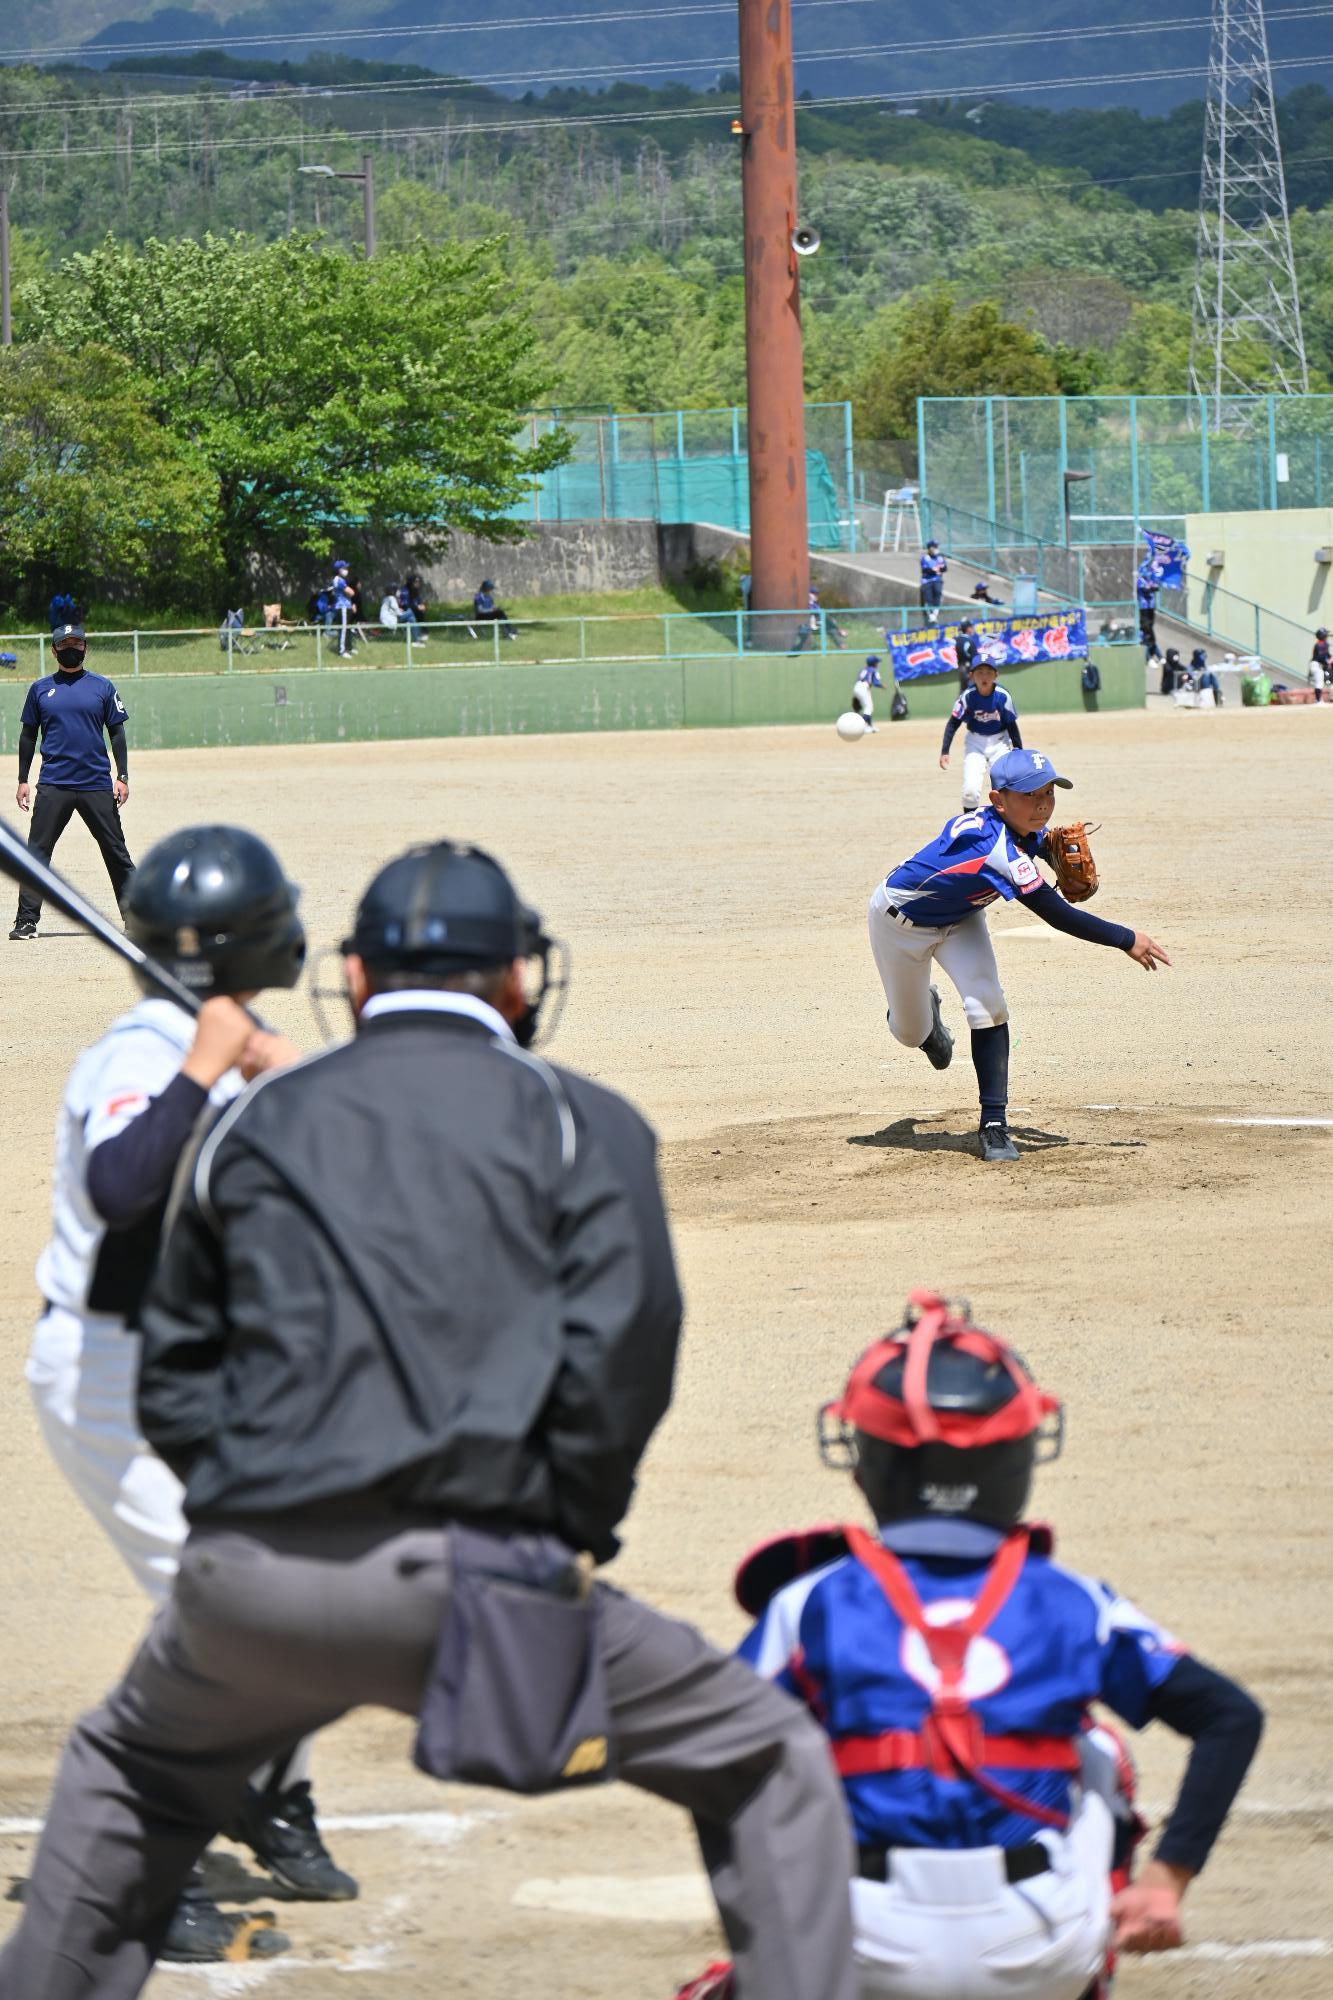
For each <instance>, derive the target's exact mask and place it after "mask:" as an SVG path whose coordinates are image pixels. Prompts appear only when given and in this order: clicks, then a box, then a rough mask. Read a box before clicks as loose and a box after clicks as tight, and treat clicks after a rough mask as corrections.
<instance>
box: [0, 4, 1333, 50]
mask: <svg viewBox="0 0 1333 2000" xmlns="http://www.w3.org/2000/svg"><path fill="white" fill-rule="evenodd" d="M870 4H873V0H792V6H793V8H798V7H799V8H801V9H802V10H809V9H815V8H823V7H844V8H845V7H854V6H864V5H870ZM1322 11H1323V10H1322V9H1319V8H1309V7H1300V6H1298V7H1282V8H1275V9H1273V10H1272V11H1271V12H1270V13H1269V16H1268V18H1269V20H1270V21H1286V20H1301V19H1304V18H1306V17H1307V16H1308V15H1310V14H1314V13H1319V12H1322ZM704 14H711V15H718V14H725V15H727V16H728V17H729V18H730V19H732V20H734V19H735V17H736V8H735V3H734V0H694V4H687V5H675V6H669V7H625V8H616V9H614V10H610V11H601V12H593V13H583V14H571V13H563V14H518V15H507V16H504V17H502V18H500V19H496V17H495V16H494V15H492V16H490V17H489V18H485V17H483V18H482V19H480V20H472V21H427V22H422V23H420V24H419V25H417V26H413V27H403V28H393V27H385V26H383V25H381V26H379V27H369V28H321V29H318V30H316V31H312V32H311V33H310V34H301V33H299V32H295V33H294V32H291V31H288V32H287V33H277V32H274V33H268V34H262V35H191V36H186V37H183V38H178V39H175V40H170V41H156V42H138V43H134V44H128V43H126V44H122V45H119V49H120V53H121V54H122V55H130V56H134V55H169V54H172V53H173V52H174V51H176V50H178V49H185V50H189V51H195V52H197V51H199V50H203V49H208V50H213V49H218V50H223V49H228V48H240V49H258V48H284V47H290V46H291V45H292V44H293V43H305V44H307V45H308V44H312V43H313V44H316V45H318V46H321V47H322V46H324V45H325V44H328V43H333V42H358V41H359V42H365V41H389V40H393V39H398V40H401V41H406V40H408V39H415V38H416V37H418V36H422V35H465V34H490V33H498V32H500V31H501V30H504V29H509V28H519V29H525V28H528V29H530V28H574V27H600V26H603V25H611V24H614V23H618V22H625V21H652V22H654V23H656V22H658V21H662V20H678V19H683V18H685V17H695V16H699V15H704ZM1208 18H1209V17H1208V16H1207V15H1201V16H1198V17H1194V18H1191V19H1190V20H1189V21H1186V20H1185V19H1184V18H1182V19H1180V20H1178V21H1176V22H1173V23H1169V24H1167V25H1171V26H1186V25H1189V26H1200V27H1207V26H1208ZM1145 25H1153V24H1145ZM1086 32H1087V31H1086V30H1085V29H1083V28H1081V27H1080V28H1066V29H1055V30H1052V31H1051V32H1050V33H1048V34H1046V35H1041V36H1035V37H1033V39H1036V40H1044V41H1054V40H1058V39H1060V38H1061V37H1062V36H1068V37H1077V36H1079V35H1081V34H1084V33H1086ZM1108 32H1112V31H1108ZM1125 32H1126V33H1130V32H1133V30H1132V29H1130V28H1126V29H1125ZM1005 39H1006V38H1005V37H1004V36H1003V35H998V36H992V37H984V36H983V37H981V38H980V40H981V41H983V42H984V41H987V40H990V41H996V42H1002V41H1004V40H1005ZM901 46H902V47H904V48H909V47H917V48H926V49H929V48H930V47H932V46H934V47H940V46H947V45H946V44H938V43H936V44H921V43H917V44H908V43H904V44H902V45H901ZM117 48H118V45H117V44H115V43H106V42H101V43H91V42H81V43H78V44H75V45H72V46H64V47H57V46H55V45H47V46H45V47H40V48H28V49H0V63H17V62H41V61H50V60H51V59H53V58H55V57H58V56H83V57H85V58H86V57H88V56H90V55H99V56H100V55H108V56H113V57H114V56H115V55H116V54H117Z"/></svg>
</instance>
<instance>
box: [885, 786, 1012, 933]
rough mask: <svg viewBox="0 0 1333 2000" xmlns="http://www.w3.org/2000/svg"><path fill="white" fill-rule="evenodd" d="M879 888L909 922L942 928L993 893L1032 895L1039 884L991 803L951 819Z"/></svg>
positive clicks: (979, 906) (1009, 897) (991, 899)
mask: <svg viewBox="0 0 1333 2000" xmlns="http://www.w3.org/2000/svg"><path fill="white" fill-rule="evenodd" d="M1043 838H1044V836H1043ZM1034 851H1035V852H1037V853H1040V852H1041V848H1040V847H1039V846H1037V847H1035V849H1034ZM885 887H886V888H887V889H888V891H889V895H890V897H891V899H892V901H893V903H894V905H895V906H896V908H898V909H899V910H901V911H902V913H903V915H904V916H905V917H910V918H911V920H912V922H913V923H914V924H924V925H927V926H930V927H938V928H940V929H943V928H944V927H945V926H946V925H948V924H960V923H961V922H962V921H963V918H964V917H970V916H971V914H972V912H973V911H974V910H980V909H984V908H985V906H986V904H987V903H993V902H994V901H995V899H996V897H997V896H1003V897H1004V898H1005V899H1006V901H1012V900H1013V898H1014V897H1015V896H1030V895H1032V894H1033V892H1034V891H1035V890H1037V889H1040V888H1041V887H1042V877H1041V874H1040V873H1039V871H1038V868H1037V864H1036V862H1035V861H1034V860H1033V859H1032V855H1031V854H1029V853H1026V852H1025V851H1024V849H1023V848H1022V847H1020V846H1019V844H1018V842H1017V841H1016V840H1015V838H1014V836H1013V834H1012V833H1010V831H1009V829H1008V827H1007V826H1006V825H1005V823H1004V821H1003V820H1002V819H1001V818H1000V815H999V814H998V813H997V812H996V811H995V809H994V807H993V806H985V807H983V808H982V810H981V811H979V812H969V813H963V814H961V815H960V817H959V818H958V819H951V820H950V821H949V824H948V825H947V826H946V827H945V828H944V829H943V831H942V832H941V833H940V834H939V836H938V837H937V838H936V839H935V840H932V841H930V842H929V843H928V844H927V845H926V846H925V847H923V848H921V849H920V850H919V851H918V852H917V853H916V854H914V855H912V856H911V858H910V859H909V860H907V861H900V862H899V863H898V866H897V867H896V868H895V869H893V870H892V872H891V873H890V874H889V875H888V876H887V877H886V878H885Z"/></svg>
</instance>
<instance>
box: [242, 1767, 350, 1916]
mask: <svg viewBox="0 0 1333 2000" xmlns="http://www.w3.org/2000/svg"><path fill="white" fill-rule="evenodd" d="M232 1834H233V1838H234V1839H236V1840H241V1841H244V1843H245V1845H246V1846H247V1847H248V1848H250V1849H251V1850H252V1851H253V1853H254V1854H255V1856H256V1857H257V1859H258V1860H260V1861H262V1862H263V1864H264V1866H265V1868H267V1870H268V1872H269V1874H270V1875H271V1876H272V1877H273V1879H274V1881H276V1882H281V1884H282V1886H283V1888H284V1889H286V1890H288V1891H289V1893H290V1894H291V1895H293V1896H299V1897H301V1898H302V1899H303V1900H304V1901H306V1902H310V1903H350V1902H351V1901H352V1899H353V1898H354V1897H356V1896H359V1895H360V1894H361V1884H360V1883H359V1882H358V1881H357V1879H356V1877H355V1876H354V1875H349V1874H348V1873H347V1872H346V1870H345V1869H342V1868H339V1866H338V1864H337V1863H336V1861H335V1860H334V1859H333V1856H332V1855H331V1854H330V1853H329V1850H328V1848H327V1847H326V1846H325V1845H324V1842H323V1840H322V1839H321V1838H320V1832H319V1828H318V1826H317V1825H316V1824H315V1801H314V1799H313V1797H312V1796H311V1792H310V1786H309V1785H308V1784H307V1783H305V1782H304V1780H303V1781H302V1782H301V1783H300V1784H299V1785H288V1786H287V1787H286V1789H285V1790H283V1791H273V1790H270V1789H267V1788H266V1789H265V1790H264V1791H262V1792H261V1791H256V1789H255V1787H254V1786H253V1785H247V1786H246V1788H245V1800H244V1803H243V1804H242V1806H241V1810H240V1814H239V1816H238V1819H237V1822H236V1825H235V1827H234V1828H233V1829H232Z"/></svg>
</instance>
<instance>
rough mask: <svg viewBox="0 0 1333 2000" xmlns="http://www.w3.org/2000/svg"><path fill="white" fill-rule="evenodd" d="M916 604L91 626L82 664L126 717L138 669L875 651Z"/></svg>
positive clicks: (27, 675) (43, 640)
mask: <svg viewBox="0 0 1333 2000" xmlns="http://www.w3.org/2000/svg"><path fill="white" fill-rule="evenodd" d="M921 622H922V614H921V611H920V609H919V608H918V607H917V606H916V605H901V604H895V605H886V606H885V605H879V606H877V605H870V606H865V605H854V606H847V607H846V608H843V607H838V608H837V609H832V608H830V609H826V610H822V611H816V612H811V611H810V610H809V609H808V608H805V607H802V608H800V609H796V610H792V611H753V612H747V611H744V610H730V611H706V612H687V611H667V612H644V613H634V612H618V613H612V614H608V615H604V616H597V617H577V618H533V617H514V618H511V619H508V620H503V621H502V620H499V619H495V620H491V621H485V620H481V619H476V618H473V619H468V618H450V619H446V620H439V621H433V622H431V623H429V624H422V625H418V626H417V627H416V628H415V629H414V630H409V629H408V628H407V627H406V626H402V625H400V626H399V627H398V628H397V629H396V630H393V631H389V630H387V629H385V628H383V627H380V626H377V625H369V624H363V625H356V626H349V627H348V630H347V634H346V638H345V645H346V651H343V650H342V648H343V645H344V635H343V634H342V632H341V630H340V629H339V627H337V626H333V627H327V626H324V625H288V626H283V627H280V628H276V629H273V630H268V629H266V628H264V627H255V628H251V627H246V628H245V629H244V630H243V631H235V630H231V629H228V630H227V631H225V632H221V633H220V632H218V631H216V630H202V629H196V630H193V631H175V632H154V631H147V630H143V631H137V632H96V631H90V632H89V634H88V666H89V669H90V671H92V672H95V673H99V674H105V675H106V676H107V678H108V679H109V680H112V681H115V682H116V684H117V686H118V687H119V688H120V689H121V690H122V692H123V693H124V694H125V699H126V705H127V706H128V707H129V708H130V710H131V714H132V713H133V692H132V690H133V684H134V680H135V678H136V677H140V678H142V677H145V676H155V675H164V674H218V673H223V674H259V675H265V676H267V677H269V678H271V679H273V680H275V681H282V680H284V679H285V678H286V677H287V676H288V675H297V674H302V673H314V672H321V671H323V672H328V671H333V670H364V671H369V672H373V671H375V669H377V668H389V669H399V670H401V669H403V668H411V669H412V670H413V671H430V670H432V669H435V670H440V671H446V672H447V671H449V670H450V669H452V668H455V667H496V668H501V669H503V668H505V667H510V666H572V665H578V664H579V663H581V662H584V661H621V662H623V661H639V660H641V661H654V660H657V661H660V660H680V659H730V658H734V657H736V656H737V655H738V654H759V653H766V654H774V653H790V654H798V653H834V652H844V651H845V652H846V653H847V655H848V659H849V661H850V660H851V659H852V657H853V655H855V654H856V653H858V652H860V653H865V652H875V651H877V650H879V648H880V646H881V643H882V641H883V639H884V637H885V634H886V633H888V632H911V631H915V630H916V629H917V628H918V627H919V626H920V624H921ZM6 653H12V654H13V655H14V656H15V658H14V662H13V664H12V665H8V666H5V667H3V668H0V672H3V673H4V675H5V677H6V678H7V679H10V680H11V681H12V682H17V683H19V684H22V683H24V682H26V681H31V680H36V679H37V678H38V677H39V676H40V675H41V674H44V673H53V672H54V671H55V661H54V658H53V656H52V653H51V641H50V638H49V636H48V635H46V634H45V633H41V634H38V633H31V632H25V633H17V634H8V635H6V634H3V633H0V659H3V656H4V655H5V654H6Z"/></svg>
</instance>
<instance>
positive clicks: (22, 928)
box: [9, 924, 37, 943]
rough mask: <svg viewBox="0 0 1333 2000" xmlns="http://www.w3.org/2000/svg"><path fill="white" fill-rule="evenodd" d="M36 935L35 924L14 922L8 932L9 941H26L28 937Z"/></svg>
mask: <svg viewBox="0 0 1333 2000" xmlns="http://www.w3.org/2000/svg"><path fill="white" fill-rule="evenodd" d="M36 935H37V926H36V924H15V926H14V928H13V930H12V931H11V932H10V933H9V936H10V942H11V943H26V941H27V940H28V939H29V938H35V937H36Z"/></svg>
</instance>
